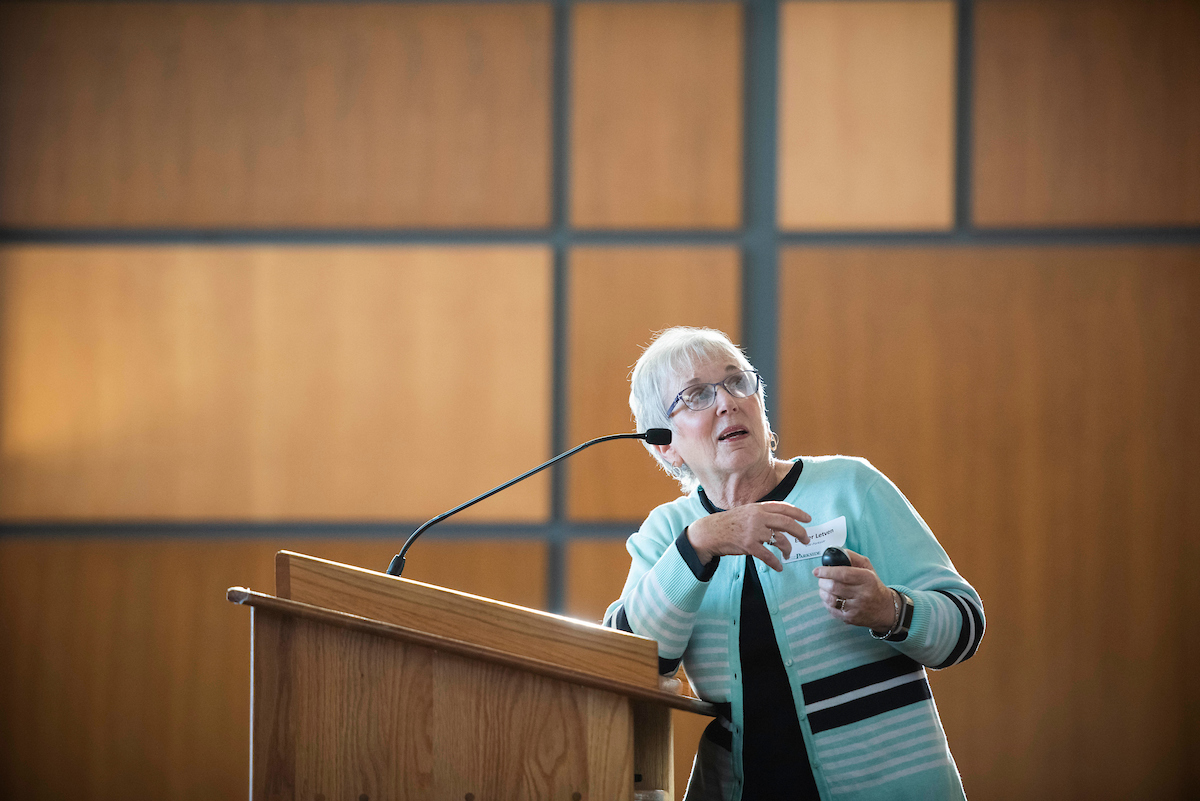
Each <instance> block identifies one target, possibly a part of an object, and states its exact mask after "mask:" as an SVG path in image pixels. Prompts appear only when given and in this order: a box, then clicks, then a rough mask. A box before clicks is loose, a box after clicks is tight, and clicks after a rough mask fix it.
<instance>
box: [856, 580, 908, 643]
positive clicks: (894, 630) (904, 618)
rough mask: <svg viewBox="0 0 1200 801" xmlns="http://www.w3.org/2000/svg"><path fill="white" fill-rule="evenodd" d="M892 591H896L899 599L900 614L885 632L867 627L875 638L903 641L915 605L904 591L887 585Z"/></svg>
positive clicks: (906, 636) (906, 634)
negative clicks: (878, 632)
mask: <svg viewBox="0 0 1200 801" xmlns="http://www.w3.org/2000/svg"><path fill="white" fill-rule="evenodd" d="M888 589H890V590H891V591H892V592H894V593H896V595H897V596H898V597H899V600H900V610H899V611H900V614H899V615H898V616H897V618H896V622H895V624H894V625H893V626H892V627H891V628H890V629H888V632H887V634H876V633H875V631H874V630H873V629H867V631H868V632H870V634H871V636H872V637H874V638H875V639H877V640H887V641H888V642H903V641H904V640H905V639H907V638H908V629H909V627H910V626H912V619H913V611H914V610H915V608H916V607H915V605H914V604H913V599H912V598H910V597H908V595H907V594H906V593H903V592H900V590H898V589H896V588H895V587H889V588H888Z"/></svg>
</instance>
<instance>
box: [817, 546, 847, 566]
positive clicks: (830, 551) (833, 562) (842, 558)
mask: <svg viewBox="0 0 1200 801" xmlns="http://www.w3.org/2000/svg"><path fill="white" fill-rule="evenodd" d="M821 564H822V565H823V566H824V567H850V554H848V553H846V552H845V551H844V550H842V549H841V548H826V549H825V553H823V554H821Z"/></svg>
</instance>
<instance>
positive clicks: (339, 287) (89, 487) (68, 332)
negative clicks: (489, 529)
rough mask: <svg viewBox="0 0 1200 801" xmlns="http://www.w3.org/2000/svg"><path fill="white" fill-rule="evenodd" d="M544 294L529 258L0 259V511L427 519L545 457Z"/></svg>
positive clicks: (502, 503) (526, 488)
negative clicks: (1, 434) (0, 437)
mask: <svg viewBox="0 0 1200 801" xmlns="http://www.w3.org/2000/svg"><path fill="white" fill-rule="evenodd" d="M550 282H551V265H550V254H549V252H548V251H547V250H545V249H543V248H537V247H445V248H425V247H412V248H405V247H366V248H362V247H359V248H354V247H324V246H312V247H277V246H261V247H251V246H246V247H240V246H230V247H217V248H206V247H202V246H171V247H167V246H145V247H92V246H85V247H66V246H63V247H55V246H46V247H41V246H17V247H9V248H4V249H0V292H2V294H0V349H2V350H0V430H2V431H3V440H2V441H0V518H3V519H8V520H13V519H59V520H61V519H88V520H97V519H114V518H115V519H122V518H123V519H175V520H178V519H184V520H196V519H209V520H212V519H218V520H229V519H233V520H263V519H268V520H279V519H285V520H297V519H302V520H321V519H338V520H371V519H391V520H413V519H416V520H425V519H428V518H430V517H433V516H434V515H435V514H438V513H440V512H442V511H444V510H446V509H449V508H452V507H453V506H456V505H458V504H459V503H461V502H462V501H464V500H466V499H468V498H470V497H473V496H474V495H477V494H479V493H480V492H483V491H484V490H486V489H488V488H490V487H492V486H494V485H496V484H499V483H500V482H501V481H503V480H505V479H507V478H509V477H511V476H513V475H516V474H518V473H520V472H522V471H523V470H526V469H528V468H529V467H532V466H534V465H537V464H539V463H540V462H542V461H544V460H545V459H546V458H547V457H548V456H549V447H550V445H549V430H550V425H549V419H550V394H551V393H550V363H551V359H550V305H551V284H550ZM464 454H469V456H466V455H464ZM548 504H549V498H548V481H547V479H546V478H545V476H537V477H534V478H533V479H530V480H529V481H526V482H524V483H523V484H521V485H520V486H517V487H514V488H513V489H512V490H510V491H509V492H506V493H503V494H502V495H499V496H497V497H496V498H495V499H492V500H489V501H487V502H485V503H482V504H480V505H479V506H477V507H475V508H473V509H471V510H469V511H468V512H466V513H465V514H464V515H463V517H462V518H461V519H474V520H481V519H483V520H529V521H536V520H542V519H545V517H546V515H547V513H548V511H549V510H548Z"/></svg>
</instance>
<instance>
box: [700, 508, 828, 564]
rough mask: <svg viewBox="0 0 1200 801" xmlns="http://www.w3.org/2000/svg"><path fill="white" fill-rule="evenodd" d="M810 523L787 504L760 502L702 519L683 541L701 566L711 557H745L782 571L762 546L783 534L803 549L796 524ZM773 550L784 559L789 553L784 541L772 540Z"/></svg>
mask: <svg viewBox="0 0 1200 801" xmlns="http://www.w3.org/2000/svg"><path fill="white" fill-rule="evenodd" d="M811 522H812V517H811V516H810V515H809V514H808V512H805V511H804V510H803V509H800V508H799V507H796V506H792V505H791V504H790V503H784V502H783V501H763V502H761V503H750V504H746V505H745V506H738V507H736V508H734V509H730V510H729V511H727V512H718V513H717V514H713V515H708V516H707V517H702V518H700V519H699V520H697V521H696V522H694V523H692V524H691V525H689V526H688V529H687V537H688V541H689V542H690V543H691V544H692V547H693V548H694V549H695V550H696V556H698V557H699V558H700V564H702V565H706V564H708V563H709V562H711V561H712V558H713V557H714V556H736V555H740V554H748V555H750V556H753V557H754V558H755V559H758V560H760V561H762V562H764V563H766V564H767V565H770V567H771V569H772V570H776V571H782V570H783V563H782V562H780V561H779V559H778V558H777V557H776V556H775V554H774V553H772V552H771V550H770V549H769V548H767V546H766V545H765V544H764V543H766V542H768V541H769V540H770V539H771V537H772V536H773V535H774V534H775V533H776V532H786V533H787V534H791V535H792V536H793V537H795V538H796V539H798V540H800V542H802V543H804V544H805V545H807V544H808V532H807V531H805V530H804V526H802V525H800V524H801V523H811ZM775 547H776V548H778V549H779V550H780V551H781V552H782V553H783V557H784V558H785V559H786V558H787V557H788V556H790V555H791V553H792V543H791V541H790V540H789V539H788V538H787V537H775Z"/></svg>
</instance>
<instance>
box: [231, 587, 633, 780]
mask: <svg viewBox="0 0 1200 801" xmlns="http://www.w3.org/2000/svg"><path fill="white" fill-rule="evenodd" d="M254 685H255V694H254V742H255V749H254V768H255V769H254V772H253V786H252V793H251V797H252V798H255V799H272V798H291V797H297V798H315V797H329V798H356V797H357V798H362V797H363V796H366V797H368V798H377V799H381V800H382V799H424V798H469V797H472V796H474V797H478V798H481V799H483V798H511V799H557V798H571V797H572V796H573V794H577V795H576V796H575V797H580V798H583V797H586V798H613V799H621V798H626V799H628V798H631V797H632V784H633V782H632V779H633V760H632V737H633V725H632V720H631V716H630V712H629V702H628V701H627V700H626V699H624V698H622V697H620V696H618V695H615V694H613V693H606V692H603V691H600V690H594V689H589V688H585V687H580V686H578V685H572V684H568V683H565V682H560V681H555V680H552V679H546V678H543V677H540V676H537V675H534V674H531V673H527V672H524V671H520V670H514V669H512V668H506V667H501V666H498V665H493V664H487V663H481V662H476V661H473V660H468V659H463V658H461V657H459V656H455V655H452V654H446V653H443V652H439V651H435V650H431V649H428V648H422V647H419V646H416V645H413V644H411V643H403V642H397V641H395V640H391V639H387V638H381V637H375V636H372V635H370V634H367V633H363V632H358V631H352V630H348V629H345V628H341V627H339V626H336V625H328V624H323V623H318V622H316V621H311V620H306V619H302V618H296V617H290V616H287V615H279V614H276V613H274V612H272V611H269V610H266V609H263V608H255V610H254Z"/></svg>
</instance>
